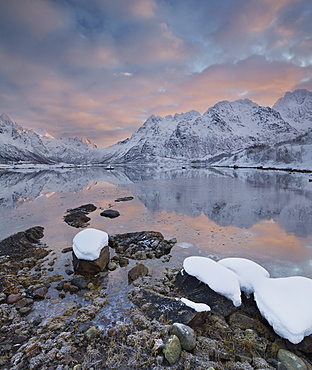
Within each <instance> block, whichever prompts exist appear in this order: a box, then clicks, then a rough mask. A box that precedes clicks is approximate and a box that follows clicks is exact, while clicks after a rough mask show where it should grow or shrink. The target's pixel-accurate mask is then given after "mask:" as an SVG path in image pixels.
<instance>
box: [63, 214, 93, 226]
mask: <svg viewBox="0 0 312 370" xmlns="http://www.w3.org/2000/svg"><path fill="white" fill-rule="evenodd" d="M90 220H91V218H90V217H88V216H86V214H85V213H83V212H81V211H78V212H74V213H70V214H68V215H66V216H64V221H65V222H66V223H67V224H68V225H70V226H73V227H76V228H80V227H87V226H88V225H90V224H89V223H88V221H90Z"/></svg>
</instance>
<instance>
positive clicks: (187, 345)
mask: <svg viewBox="0 0 312 370" xmlns="http://www.w3.org/2000/svg"><path fill="white" fill-rule="evenodd" d="M170 332H171V334H172V335H176V336H177V337H178V338H179V340H180V343H181V346H182V348H183V349H185V350H186V351H192V350H193V349H194V348H195V346H196V334H195V331H194V330H193V329H192V328H191V327H190V326H188V325H184V324H181V323H177V322H176V323H174V324H173V325H172V327H171V330H170Z"/></svg>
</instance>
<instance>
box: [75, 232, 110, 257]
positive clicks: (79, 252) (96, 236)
mask: <svg viewBox="0 0 312 370" xmlns="http://www.w3.org/2000/svg"><path fill="white" fill-rule="evenodd" d="M107 245H108V234H107V233H106V232H105V231H101V230H97V229H92V228H88V229H85V230H82V231H80V232H79V233H78V234H76V235H75V237H74V239H73V251H74V253H75V256H76V257H77V258H79V259H82V260H87V261H94V260H96V259H97V258H99V256H100V253H101V250H102V249H103V248H104V247H105V246H107Z"/></svg>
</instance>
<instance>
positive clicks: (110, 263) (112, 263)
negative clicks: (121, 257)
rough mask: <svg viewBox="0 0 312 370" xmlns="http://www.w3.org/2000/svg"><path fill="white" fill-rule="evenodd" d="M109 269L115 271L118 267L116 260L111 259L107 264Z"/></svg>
mask: <svg viewBox="0 0 312 370" xmlns="http://www.w3.org/2000/svg"><path fill="white" fill-rule="evenodd" d="M107 268H108V270H109V271H114V270H116V268H117V263H116V262H114V261H110V262H109V263H108V265H107Z"/></svg>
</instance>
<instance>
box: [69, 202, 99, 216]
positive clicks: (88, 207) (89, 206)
mask: <svg viewBox="0 0 312 370" xmlns="http://www.w3.org/2000/svg"><path fill="white" fill-rule="evenodd" d="M96 208H97V207H96V206H95V205H94V204H91V203H88V204H84V205H82V206H80V207H77V208H70V209H68V210H67V212H68V213H73V212H79V211H81V212H84V213H86V214H88V213H91V212H94V211H95V210H96Z"/></svg>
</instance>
